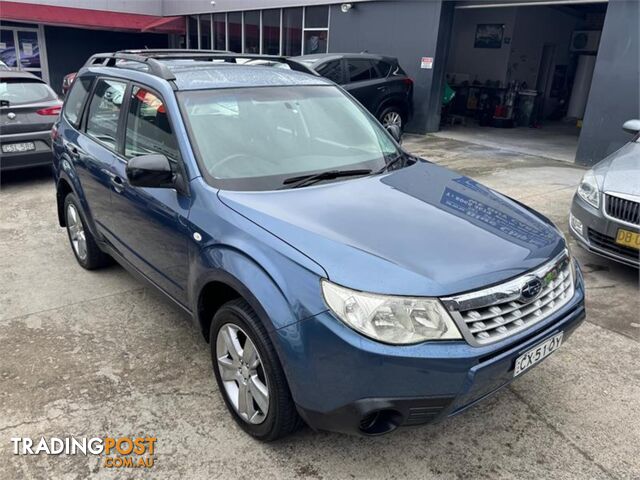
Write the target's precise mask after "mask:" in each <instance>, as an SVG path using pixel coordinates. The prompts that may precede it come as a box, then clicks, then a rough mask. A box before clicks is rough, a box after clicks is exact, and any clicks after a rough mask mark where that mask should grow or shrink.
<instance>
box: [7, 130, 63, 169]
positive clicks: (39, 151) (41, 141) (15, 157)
mask: <svg viewBox="0 0 640 480" xmlns="http://www.w3.org/2000/svg"><path fill="white" fill-rule="evenodd" d="M50 135H51V133H50V131H49V130H46V131H41V132H28V133H16V134H11V135H0V170H2V171H7V170H18V169H21V168H30V167H39V166H41V165H52V164H53V154H52V153H51V137H50ZM17 142H33V143H34V144H35V147H36V149H35V150H31V151H30V152H15V153H4V152H2V149H1V145H3V144H6V143H17Z"/></svg>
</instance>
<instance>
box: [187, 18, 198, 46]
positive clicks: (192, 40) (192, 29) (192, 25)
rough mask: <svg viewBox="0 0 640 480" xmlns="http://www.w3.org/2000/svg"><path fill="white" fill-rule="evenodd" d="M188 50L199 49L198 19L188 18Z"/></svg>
mask: <svg viewBox="0 0 640 480" xmlns="http://www.w3.org/2000/svg"><path fill="white" fill-rule="evenodd" d="M187 48H198V17H197V15H190V16H189V17H187Z"/></svg>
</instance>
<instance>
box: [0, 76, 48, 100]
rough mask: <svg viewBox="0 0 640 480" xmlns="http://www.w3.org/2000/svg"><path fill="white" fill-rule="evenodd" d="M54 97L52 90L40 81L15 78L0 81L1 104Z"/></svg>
mask: <svg viewBox="0 0 640 480" xmlns="http://www.w3.org/2000/svg"><path fill="white" fill-rule="evenodd" d="M56 98H57V96H56V94H55V93H54V92H53V90H51V89H50V88H49V87H48V86H47V85H46V84H44V83H41V82H35V81H29V80H27V81H24V80H22V81H17V80H15V79H5V80H3V81H2V82H0V102H2V104H3V105H11V106H13V105H24V104H27V103H39V102H47V101H50V100H55V99H56ZM7 102H8V103H7Z"/></svg>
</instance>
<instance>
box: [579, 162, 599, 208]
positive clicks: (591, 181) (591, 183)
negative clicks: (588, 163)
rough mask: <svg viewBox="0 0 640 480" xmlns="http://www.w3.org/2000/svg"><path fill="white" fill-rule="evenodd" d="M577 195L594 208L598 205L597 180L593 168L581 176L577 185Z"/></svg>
mask: <svg viewBox="0 0 640 480" xmlns="http://www.w3.org/2000/svg"><path fill="white" fill-rule="evenodd" d="M578 195H580V198H582V199H583V200H584V201H585V202H587V203H588V204H589V205H591V206H593V207H595V208H598V207H599V206H600V191H599V190H598V181H597V180H596V176H595V175H594V174H593V170H589V171H588V172H587V173H585V174H584V177H582V180H581V181H580V185H578Z"/></svg>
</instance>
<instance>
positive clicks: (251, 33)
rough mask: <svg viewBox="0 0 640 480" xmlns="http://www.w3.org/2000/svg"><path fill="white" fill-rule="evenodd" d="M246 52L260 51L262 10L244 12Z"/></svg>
mask: <svg viewBox="0 0 640 480" xmlns="http://www.w3.org/2000/svg"><path fill="white" fill-rule="evenodd" d="M244 53H260V11H259V10H254V11H251V12H244Z"/></svg>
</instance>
